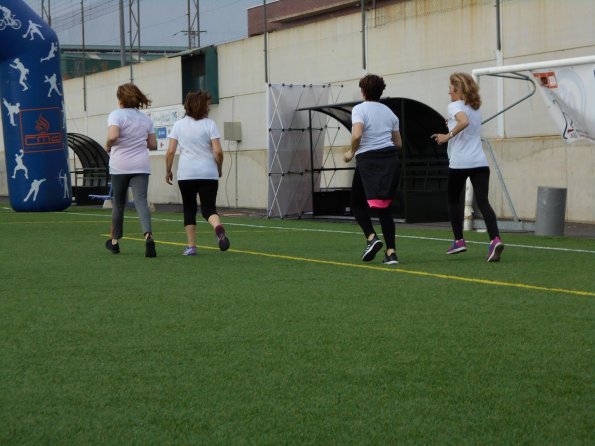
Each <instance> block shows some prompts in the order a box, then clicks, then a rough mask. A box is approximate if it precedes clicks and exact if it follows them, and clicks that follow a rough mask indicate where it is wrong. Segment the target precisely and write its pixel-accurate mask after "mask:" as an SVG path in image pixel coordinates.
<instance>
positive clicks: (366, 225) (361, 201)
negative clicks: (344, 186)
mask: <svg viewBox="0 0 595 446" xmlns="http://www.w3.org/2000/svg"><path fill="white" fill-rule="evenodd" d="M370 210H371V208H370V205H368V201H367V199H366V193H365V191H364V185H363V183H362V178H361V176H360V173H359V169H358V168H357V167H356V168H355V173H354V174H353V183H352V184H351V211H352V212H353V216H354V217H355V221H357V224H358V225H359V226H360V227H361V228H362V231H363V232H364V235H365V236H366V238H368V237H369V236H370V234H375V233H376V231H375V230H374V226H373V225H372V219H371V218H370ZM374 210H375V211H376V212H377V214H378V220H379V221H380V227H381V228H382V234H383V235H384V242H385V243H386V249H395V233H396V231H395V221H394V220H393V216H392V212H391V210H390V207H387V208H384V209H380V208H377V209H374Z"/></svg>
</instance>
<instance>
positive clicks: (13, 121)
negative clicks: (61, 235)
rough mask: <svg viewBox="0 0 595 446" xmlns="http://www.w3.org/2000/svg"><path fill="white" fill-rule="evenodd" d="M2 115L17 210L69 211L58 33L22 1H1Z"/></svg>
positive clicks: (9, 178) (11, 193) (10, 189)
mask: <svg viewBox="0 0 595 446" xmlns="http://www.w3.org/2000/svg"><path fill="white" fill-rule="evenodd" d="M0 41H2V45H0V102H1V103H0V110H1V111H2V128H3V136H4V153H5V158H6V173H7V175H6V176H7V181H8V194H9V197H10V204H11V206H12V208H13V209H14V210H15V211H61V210H63V209H66V208H67V207H68V206H70V204H71V201H72V198H71V190H72V188H71V185H70V174H69V170H68V143H67V139H66V118H65V116H64V101H63V97H62V74H61V72H60V51H59V44H58V38H57V36H56V33H55V32H54V31H53V30H52V29H51V28H50V27H49V26H48V25H47V24H46V23H45V22H44V21H43V20H42V19H41V17H39V16H38V15H37V14H36V13H35V12H34V11H33V10H32V9H31V8H29V6H27V5H26V4H25V2H23V1H21V0H0Z"/></svg>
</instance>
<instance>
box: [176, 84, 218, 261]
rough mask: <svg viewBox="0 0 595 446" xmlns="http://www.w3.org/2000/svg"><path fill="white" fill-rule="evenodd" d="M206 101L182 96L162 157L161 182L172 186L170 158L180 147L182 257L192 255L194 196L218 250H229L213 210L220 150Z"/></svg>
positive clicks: (202, 93) (201, 94)
mask: <svg viewBox="0 0 595 446" xmlns="http://www.w3.org/2000/svg"><path fill="white" fill-rule="evenodd" d="M210 100H211V96H209V94H208V93H207V92H205V91H199V92H189V93H188V94H187V95H186V99H185V100H184V110H185V111H186V116H184V117H183V118H182V119H180V120H179V121H176V122H175V123H174V125H173V128H172V130H171V132H170V134H169V147H168V149H167V153H166V155H165V181H166V182H167V183H168V184H172V181H173V174H172V167H173V162H174V155H175V154H176V150H177V148H178V146H180V159H179V160H178V171H177V173H176V177H177V179H178V186H179V188H180V193H181V194H182V205H183V210H184V230H185V231H186V238H187V243H188V244H187V246H186V249H185V250H184V252H183V255H185V256H194V255H196V214H197V212H198V203H197V201H196V198H197V195H198V197H199V198H200V211H201V215H202V216H203V218H204V219H205V220H206V221H207V222H209V223H210V224H211V226H212V227H213V229H214V230H215V235H216V237H217V240H218V243H219V249H220V250H221V251H227V249H229V239H228V238H227V236H226V234H225V229H224V228H223V225H222V224H221V219H220V218H219V215H218V214H217V207H216V201H217V190H218V188H219V178H220V177H221V167H222V165H223V150H222V149H221V142H220V139H221V136H220V135H219V130H218V129H217V125H216V124H215V121H213V120H212V119H209V118H208V115H209V110H210V109H209V103H210Z"/></svg>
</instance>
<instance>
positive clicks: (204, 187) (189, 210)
mask: <svg viewBox="0 0 595 446" xmlns="http://www.w3.org/2000/svg"><path fill="white" fill-rule="evenodd" d="M178 186H179V187H180V193H181V194H182V206H183V208H184V226H188V225H196V213H197V211H198V203H197V202H196V195H197V194H198V197H199V198H200V213H201V214H202V216H203V218H204V219H205V220H207V221H208V220H209V217H210V216H211V215H213V214H216V213H217V207H216V206H215V203H216V201H217V190H218V189H219V181H218V180H179V181H178Z"/></svg>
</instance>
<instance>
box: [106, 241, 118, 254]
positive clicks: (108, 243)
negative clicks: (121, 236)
mask: <svg viewBox="0 0 595 446" xmlns="http://www.w3.org/2000/svg"><path fill="white" fill-rule="evenodd" d="M105 247H106V248H107V250H108V251H110V252H111V253H112V254H120V244H119V243H116V244H115V245H114V244H112V239H111V238H108V239H107V240H106V241H105Z"/></svg>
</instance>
